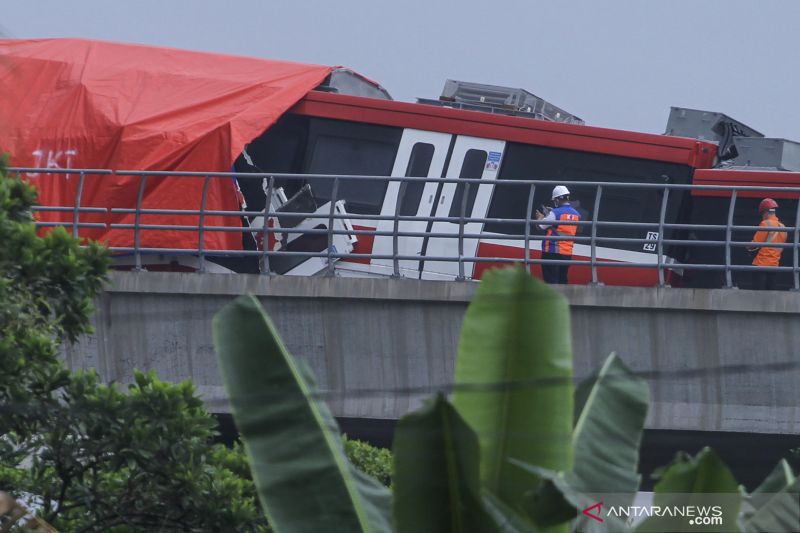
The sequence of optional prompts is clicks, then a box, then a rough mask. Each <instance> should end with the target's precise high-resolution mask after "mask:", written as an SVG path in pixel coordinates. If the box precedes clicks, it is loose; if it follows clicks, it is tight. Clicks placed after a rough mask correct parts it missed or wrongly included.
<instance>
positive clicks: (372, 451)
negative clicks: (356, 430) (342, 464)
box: [342, 435, 392, 487]
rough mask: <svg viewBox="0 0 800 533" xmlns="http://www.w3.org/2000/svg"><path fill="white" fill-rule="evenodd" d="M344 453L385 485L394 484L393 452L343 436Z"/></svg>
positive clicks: (361, 468)
mask: <svg viewBox="0 0 800 533" xmlns="http://www.w3.org/2000/svg"><path fill="white" fill-rule="evenodd" d="M342 443H343V444H344V453H345V454H347V458H348V459H349V460H350V462H351V463H352V464H353V466H355V467H356V468H358V469H359V470H360V471H362V472H364V473H365V474H367V475H370V476H372V477H374V478H375V479H377V480H378V481H380V482H381V483H382V484H383V485H384V486H386V487H391V486H392V452H391V451H389V450H387V449H386V448H378V447H376V446H373V445H371V444H370V443H368V442H364V441H360V440H353V439H349V438H347V435H343V436H342Z"/></svg>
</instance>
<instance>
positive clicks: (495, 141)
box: [234, 91, 716, 286]
mask: <svg viewBox="0 0 800 533" xmlns="http://www.w3.org/2000/svg"><path fill="white" fill-rule="evenodd" d="M246 153H247V157H245V155H244V154H243V155H242V156H240V157H239V159H238V160H237V161H236V164H235V166H234V169H235V170H236V171H240V172H248V171H249V172H256V171H258V172H274V173H296V174H319V175H325V174H338V175H365V176H407V177H427V178H433V179H434V180H433V181H430V182H426V183H422V182H408V183H402V184H401V183H398V182H387V181H382V180H366V181H365V180H356V179H351V180H348V179H342V180H340V184H339V186H338V194H337V198H331V195H332V192H333V191H332V185H331V184H332V182H331V180H328V179H322V178H310V179H309V180H308V183H309V184H310V185H311V188H312V190H313V192H314V195H315V196H316V198H317V199H318V200H319V201H321V202H327V201H329V200H344V201H345V204H346V210H347V212H348V213H352V214H357V215H359V217H358V219H357V220H354V221H353V228H354V229H356V230H362V231H368V230H377V231H379V232H382V231H391V230H392V227H393V224H394V223H393V221H390V220H381V219H379V218H378V217H389V216H392V215H394V214H395V210H396V209H397V208H398V207H399V210H398V212H399V214H400V215H402V216H408V217H414V216H416V217H421V218H425V217H438V218H446V217H458V216H459V214H460V211H461V206H462V199H463V195H464V194H465V190H466V187H465V186H464V185H462V184H459V183H454V182H448V183H436V181H435V179H436V178H442V177H450V178H459V179H462V178H468V179H479V180H481V181H482V182H486V184H487V185H480V186H478V187H471V188H470V189H469V191H468V193H467V199H466V211H465V215H466V216H467V217H468V218H473V219H496V220H497V219H503V221H502V222H500V221H495V222H491V221H489V222H468V223H466V224H465V227H464V234H466V235H480V237H479V238H476V237H469V238H464V239H463V243H462V244H463V256H464V257H477V258H478V260H477V261H469V262H465V263H464V265H463V268H464V276H465V277H466V278H469V279H480V277H481V275H482V274H483V272H485V271H486V270H487V269H489V268H493V267H496V266H498V265H500V264H501V263H499V262H493V261H490V260H489V259H491V258H507V259H522V258H523V257H524V249H525V247H524V240H523V238H522V237H521V235H522V234H523V233H524V232H525V223H524V220H525V218H526V210H527V206H528V190H529V189H528V187H513V186H511V185H512V182H514V181H521V180H556V181H564V182H573V183H574V184H573V185H571V189H572V196H573V199H574V200H575V202H574V203H576V204H577V206H578V208H579V211H580V212H581V213H582V215H583V219H584V220H590V219H591V218H592V217H593V216H594V213H593V209H594V204H595V196H596V194H597V187H595V186H594V185H589V184H588V183H591V182H614V183H620V184H624V183H652V184H689V183H692V179H693V176H694V174H695V172H696V171H697V170H699V169H709V168H711V167H712V166H713V165H714V163H715V157H716V145H715V144H713V143H709V142H702V141H698V140H695V139H687V138H679V137H670V136H664V135H653V134H643V133H632V132H627V131H619V130H612V129H605V128H597V127H591V126H585V125H581V124H579V123H578V124H576V123H560V122H553V121H545V120H535V119H533V118H530V117H527V116H504V115H500V114H496V113H489V112H482V111H475V110H464V109H455V108H448V107H443V106H441V105H438V106H437V105H428V104H421V103H404V102H395V101H389V100H378V99H369V98H360V97H353V96H347V95H341V94H331V93H327V92H319V91H312V92H310V93H309V94H308V95H307V96H305V97H304V98H303V99H302V100H301V101H300V102H299V103H298V104H297V105H296V106H294V107H293V108H292V109H291V110H290V111H289V112H288V113H286V114H285V115H284V116H283V117H281V119H280V120H278V122H277V123H276V124H275V125H274V126H273V127H271V128H270V129H269V130H268V131H266V132H265V133H264V134H263V135H261V136H260V137H258V138H257V139H255V140H253V142H251V143H250V144H249V145H248V146H247V147H246ZM580 182H586V183H587V185H582V184H581V183H580ZM492 184H494V185H495V186H492ZM277 185H280V186H282V187H284V188H285V189H286V190H287V194H289V195H291V194H292V193H293V192H295V190H296V189H297V188H298V187H299V186H300V185H301V184H299V183H297V182H292V181H284V182H281V181H280V180H279V181H278V184H277ZM240 186H241V187H242V190H243V193H244V196H245V198H246V200H247V205H248V209H251V210H252V209H261V208H263V206H264V205H265V202H266V199H265V196H264V192H263V187H262V184H261V183H258V182H254V181H246V180H241V181H240ZM523 189H524V190H523ZM551 190H552V185H550V186H548V187H544V186H540V187H538V188H536V191H535V196H534V199H533V204H532V205H533V206H535V207H534V209H536V208H537V207H539V206H540V205H543V204H547V203H549V201H550V193H551ZM602 194H603V196H602V202H601V203H600V209H599V213H598V217H597V218H598V220H601V221H615V222H652V223H657V222H658V221H659V216H660V211H661V202H662V195H663V193H662V192H661V191H660V190H658V189H642V188H633V187H631V188H626V187H623V186H620V187H613V188H607V189H606V190H604V191H603V193H602ZM398 196H400V198H399V201H398ZM690 197H691V195H690V194H689V193H688V191H673V192H672V194H671V195H670V197H669V201H668V202H667V210H666V217H665V222H667V223H675V222H678V221H680V220H685V219H687V217H689V216H690V212H689V211H688V210H687V209H688V205H689V204H690V199H691V198H690ZM530 215H531V216H532V215H533V213H530ZM369 216H375V217H376V219H374V220H372V219H370V218H369ZM535 226H536V225H535V224H532V225H531V228H530V232H531V240H530V257H531V258H532V259H536V258H538V257H540V253H541V252H540V250H541V238H542V232H537V228H536V227H535ZM584 228H585V226H584ZM399 230H400V231H401V232H410V233H417V234H424V236H421V235H416V236H403V237H400V238H399V239H398V251H399V254H400V255H402V256H405V257H407V258H408V257H414V259H404V260H402V261H400V274H401V275H402V276H404V277H409V278H419V279H454V278H456V277H457V276H458V274H459V271H458V268H459V266H458V264H457V263H456V262H446V261H436V260H434V259H428V258H436V257H440V258H441V257H454V256H457V255H458V249H457V247H458V239H455V238H447V237H446V236H447V235H453V236H456V235H457V234H458V231H459V224H458V223H457V222H453V221H429V220H401V221H400V222H399ZM587 233H588V231H587V230H586V229H584V230H583V231H582V232H579V235H582V234H583V235H586V234H587ZM672 233H673V232H672V231H665V235H664V237H665V238H670V237H672ZM429 234H436V235H435V236H431V235H429ZM508 235H516V236H519V237H520V238H514V239H507V238H504V237H507V236H508ZM597 236H598V237H601V238H602V237H610V238H623V239H624V238H631V239H649V240H655V239H657V238H658V235H657V233H656V232H654V231H652V228H651V229H650V230H641V229H631V228H628V227H624V226H620V227H601V228H600V229H599V230H598V233H597ZM392 247H393V242H392V237H390V236H386V235H376V236H371V235H365V234H361V235H359V236H358V240H357V243H356V244H355V249H354V253H355V254H374V255H390V254H391V253H392V249H393V248H392ZM665 251H666V255H667V259H666V260H667V261H673V260H674V259H675V257H673V256H674V255H676V254H678V253H679V252H680V251H679V250H677V249H676V250H672V249H670V248H667V249H666V250H665ZM589 256H590V247H589V245H588V243H576V245H575V249H574V256H573V258H574V259H575V260H580V259H583V258H588V257H589ZM416 257H418V258H419V259H416ZM596 257H597V259H598V260H601V261H604V262H617V263H619V262H628V263H651V264H655V263H656V261H657V256H656V249H655V246H654V245H653V244H652V243H647V242H645V243H642V242H638V243H626V242H618V243H608V242H606V243H602V242H599V244H598V246H597V248H596ZM481 259H486V261H482V260H481ZM251 268H252V267H251ZM531 269H532V272H533V273H534V274H535V275H541V272H540V267H538V266H532V267H531ZM336 271H337V273H338V274H339V275H343V276H385V275H391V274H392V273H393V262H392V260H391V259H371V260H370V259H364V258H359V259H351V260H348V259H347V258H345V259H343V260H341V261H339V262H338V263H337V264H336ZM673 274H674V273H673ZM598 275H599V281H600V282H602V283H607V284H613V285H643V286H646V285H653V284H655V283H656V282H657V273H656V270H655V269H652V268H612V267H600V268H599V269H598ZM569 276H570V277H569V281H570V283H586V282H587V281H589V279H590V271H589V268H588V267H585V266H576V267H573V268H571V269H570V275H569Z"/></svg>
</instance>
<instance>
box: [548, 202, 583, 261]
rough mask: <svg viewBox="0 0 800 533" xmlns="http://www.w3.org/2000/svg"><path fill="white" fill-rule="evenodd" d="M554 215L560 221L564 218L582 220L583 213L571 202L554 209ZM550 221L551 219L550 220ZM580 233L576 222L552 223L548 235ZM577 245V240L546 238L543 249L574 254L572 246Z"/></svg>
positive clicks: (556, 252) (555, 252)
mask: <svg viewBox="0 0 800 533" xmlns="http://www.w3.org/2000/svg"><path fill="white" fill-rule="evenodd" d="M553 215H555V219H556V221H558V222H561V221H564V220H576V221H577V220H580V219H581V215H580V214H579V213H578V212H577V211H576V210H575V208H573V207H572V206H571V205H570V204H565V205H562V206H559V207H556V208H554V209H553ZM548 222H549V221H548ZM577 233H578V226H577V225H574V224H558V225H552V226H550V227H549V228H547V233H546V234H547V236H548V237H549V236H550V235H559V236H561V235H570V236H574V235H575V234H577ZM573 246H575V241H567V240H564V241H557V240H554V239H545V240H544V242H542V251H544V252H550V253H554V254H563V255H572V247H573Z"/></svg>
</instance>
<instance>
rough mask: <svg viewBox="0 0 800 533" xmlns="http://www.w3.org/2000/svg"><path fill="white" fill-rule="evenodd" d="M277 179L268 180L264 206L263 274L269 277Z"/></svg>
mask: <svg viewBox="0 0 800 533" xmlns="http://www.w3.org/2000/svg"><path fill="white" fill-rule="evenodd" d="M274 183H275V178H274V177H272V176H270V177H269V178H268V179H267V203H266V204H264V223H263V224H262V225H261V274H262V275H265V276H269V275H271V274H272V273H271V272H270V270H269V255H267V254H268V252H269V251H270V250H269V232H268V230H267V228H268V227H269V216H270V214H271V211H272V188H273V187H274Z"/></svg>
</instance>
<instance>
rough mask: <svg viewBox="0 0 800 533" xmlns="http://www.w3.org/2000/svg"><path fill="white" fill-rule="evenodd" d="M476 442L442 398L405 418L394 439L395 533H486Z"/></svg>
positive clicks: (487, 518) (488, 524)
mask: <svg viewBox="0 0 800 533" xmlns="http://www.w3.org/2000/svg"><path fill="white" fill-rule="evenodd" d="M478 465H479V450H478V438H477V437H476V436H475V432H473V431H472V430H471V429H470V428H469V426H467V424H466V423H465V422H464V420H463V419H462V418H461V417H460V416H459V415H458V413H457V412H456V411H455V409H453V406H452V405H450V404H449V403H448V402H447V400H446V399H445V398H444V396H442V395H438V396H436V398H435V399H434V400H433V401H432V402H431V403H430V404H429V405H427V406H425V407H423V408H422V409H419V410H417V411H415V412H412V413H410V414H407V415H406V416H404V417H403V418H401V419H400V421H399V422H398V424H397V428H396V429H395V436H394V475H393V477H392V479H393V485H392V489H393V492H394V507H393V508H394V516H395V524H396V525H397V530H398V532H400V533H406V532H407V533H426V532H427V533H446V532H451V533H473V532H474V533H489V532H494V531H497V528H496V527H495V525H494V522H493V520H492V519H491V518H490V516H489V515H488V514H487V513H486V511H485V510H484V507H483V501H482V499H481V488H480V481H479V479H478Z"/></svg>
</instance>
